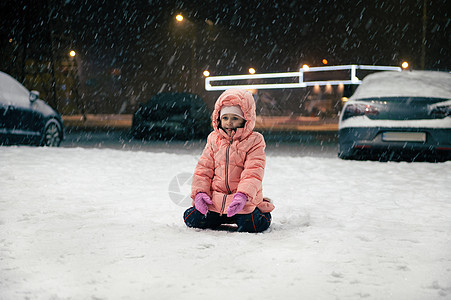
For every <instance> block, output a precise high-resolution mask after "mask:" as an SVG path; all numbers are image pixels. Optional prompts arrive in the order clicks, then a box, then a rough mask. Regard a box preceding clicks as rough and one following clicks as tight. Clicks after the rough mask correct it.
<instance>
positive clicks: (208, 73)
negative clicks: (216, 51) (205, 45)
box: [202, 70, 210, 77]
mask: <svg viewBox="0 0 451 300" xmlns="http://www.w3.org/2000/svg"><path fill="white" fill-rule="evenodd" d="M202 74H204V76H205V77H208V76H210V71H208V70H205V71H204V72H203V73H202Z"/></svg>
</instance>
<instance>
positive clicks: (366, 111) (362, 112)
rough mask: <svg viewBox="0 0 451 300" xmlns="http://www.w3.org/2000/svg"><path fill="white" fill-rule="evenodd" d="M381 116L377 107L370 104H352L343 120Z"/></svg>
mask: <svg viewBox="0 0 451 300" xmlns="http://www.w3.org/2000/svg"><path fill="white" fill-rule="evenodd" d="M377 114H379V111H378V110H377V107H375V106H372V105H370V104H350V105H348V106H346V109H345V111H344V112H343V120H345V119H348V118H351V117H356V116H376V115H377Z"/></svg>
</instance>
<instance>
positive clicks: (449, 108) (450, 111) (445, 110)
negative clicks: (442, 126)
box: [431, 105, 451, 119]
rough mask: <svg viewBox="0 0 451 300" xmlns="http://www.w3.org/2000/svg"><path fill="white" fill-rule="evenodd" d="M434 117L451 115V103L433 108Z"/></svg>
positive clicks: (440, 117)
mask: <svg viewBox="0 0 451 300" xmlns="http://www.w3.org/2000/svg"><path fill="white" fill-rule="evenodd" d="M431 116H432V117H433V118H434V119H443V118H446V117H449V116H451V105H442V106H436V107H434V108H433V109H432V110H431Z"/></svg>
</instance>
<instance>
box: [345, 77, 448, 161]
mask: <svg viewBox="0 0 451 300" xmlns="http://www.w3.org/2000/svg"><path fill="white" fill-rule="evenodd" d="M338 156H339V157H340V158H343V159H371V160H380V161H388V160H403V161H421V160H423V161H446V160H450V159H451V74H450V73H446V72H435V71H403V72H380V73H374V74H371V75H368V76H367V77H365V78H364V79H363V81H362V84H361V85H360V86H359V87H358V88H357V90H356V91H355V93H354V95H352V97H351V98H350V99H349V101H348V102H346V104H345V105H344V107H343V109H342V112H341V115H340V123H339V152H338Z"/></svg>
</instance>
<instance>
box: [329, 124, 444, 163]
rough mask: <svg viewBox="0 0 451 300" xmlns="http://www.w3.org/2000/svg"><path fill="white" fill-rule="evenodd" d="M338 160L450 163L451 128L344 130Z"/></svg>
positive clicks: (341, 132) (341, 130)
mask: <svg viewBox="0 0 451 300" xmlns="http://www.w3.org/2000/svg"><path fill="white" fill-rule="evenodd" d="M338 156H339V157H340V158H344V159H380V158H382V159H384V160H387V159H386V158H390V157H397V158H398V159H400V160H412V161H413V160H419V159H421V160H423V159H424V160H429V158H431V159H434V158H437V159H438V160H451V128H382V127H347V128H342V129H340V130H339V151H338Z"/></svg>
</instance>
